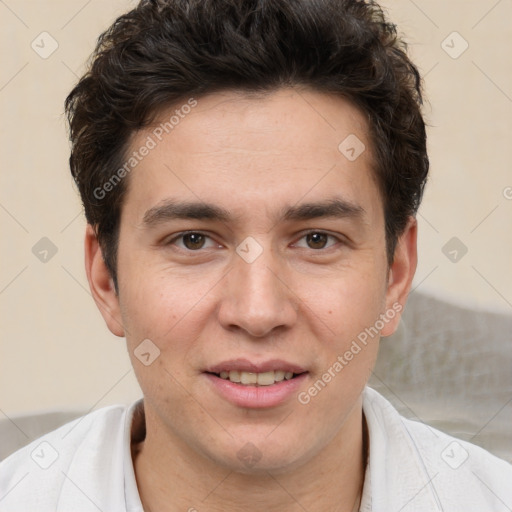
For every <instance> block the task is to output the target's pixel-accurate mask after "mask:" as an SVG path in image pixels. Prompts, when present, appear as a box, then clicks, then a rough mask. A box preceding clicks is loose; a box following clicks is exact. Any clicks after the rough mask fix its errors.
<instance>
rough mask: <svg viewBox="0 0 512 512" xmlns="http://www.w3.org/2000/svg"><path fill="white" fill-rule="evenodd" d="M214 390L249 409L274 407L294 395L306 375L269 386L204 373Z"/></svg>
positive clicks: (239, 405)
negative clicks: (249, 383)
mask: <svg viewBox="0 0 512 512" xmlns="http://www.w3.org/2000/svg"><path fill="white" fill-rule="evenodd" d="M204 375H206V377H207V378H208V380H209V381H210V383H211V384H212V385H213V387H214V388H215V390H216V391H217V392H218V393H219V394H220V395H221V396H222V397H223V398H225V399H226V400H228V401H229V402H231V403H233V404H234V405H237V406H238V407H246V408H251V409H263V408H265V407H276V406H278V405H281V404H282V403H284V402H286V401H287V400H288V399H289V398H290V397H291V396H293V395H296V394H297V392H298V390H299V388H300V386H301V385H302V383H303V382H304V380H305V379H306V377H307V373H301V374H300V375H297V377H294V378H293V379H290V380H283V381H281V382H276V383H275V384H272V385H270V386H246V385H244V384H237V383H236V382H231V381H230V380H227V379H221V378H220V377H217V376H216V375H213V374H211V373H205V374H204Z"/></svg>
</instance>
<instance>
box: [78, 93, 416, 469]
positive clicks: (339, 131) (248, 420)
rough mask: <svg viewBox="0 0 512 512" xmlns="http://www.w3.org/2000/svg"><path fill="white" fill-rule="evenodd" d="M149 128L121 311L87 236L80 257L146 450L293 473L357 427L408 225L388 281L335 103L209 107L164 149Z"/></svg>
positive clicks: (208, 100)
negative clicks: (119, 350) (118, 342)
mask: <svg viewBox="0 0 512 512" xmlns="http://www.w3.org/2000/svg"><path fill="white" fill-rule="evenodd" d="M177 108H178V109H179V106H178V107H177ZM186 110H187V111H188V110H189V109H186ZM173 111H174V109H173ZM171 115H172V112H170V113H168V112H165V113H162V119H161V120H162V121H165V120H168V119H169V118H170V116H171ZM158 124H159V123H156V124H155V126H152V127H150V128H148V129H146V130H144V131H141V132H138V133H137V134H136V135H135V137H134V138H133V139H132V141H131V145H130V151H129V153H131V152H133V151H135V150H137V149H138V148H141V147H142V146H143V145H145V144H146V143H147V141H148V140H149V139H148V137H151V138H152V139H154V140H155V141H156V145H155V147H153V148H152V149H151V150H150V151H149V152H148V154H147V155H146V156H144V157H143V158H142V159H141V161H140V162H139V163H138V164H137V166H136V167H135V168H134V169H133V171H132V172H131V174H130V176H129V181H128V190H127V195H126V196H125V199H124V203H123V207H122V214H121V224H120V235H119V246H118V279H119V295H118V296H117V295H116V294H115V293H114V292H113V288H112V286H111V281H110V280H108V279H106V277H105V275H106V274H105V272H106V271H105V269H104V267H102V265H103V264H102V261H101V258H100V257H99V254H100V253H99V249H98V247H97V245H95V243H94V240H93V236H92V234H91V231H89V234H88V236H89V242H88V247H89V248H88V252H87V254H88V257H87V258H88V263H87V267H88V276H89V280H90V282H91V288H92V289H93V292H94V296H95V298H96V301H97V302H98V305H99V306H100V309H101V310H102V312H103V314H104V316H105V319H106V321H107V323H108V325H109V327H110V329H111V330H112V332H114V333H115V334H117V335H119V336H123V335H125V336H126V338H127V343H128V350H129V353H130V357H131V359H132V363H133V367H134V371H135V373H136V376H137V379H138V381H139V383H140V386H141V388H142V391H143V393H144V397H145V408H146V422H147V429H148V436H149V435H153V436H156V437H159V438H160V440H161V441H162V442H164V440H165V442H167V443H171V444H172V445H173V446H174V447H175V448H176V449H177V450H178V451H180V450H181V451H182V453H186V452H188V453H189V454H190V456H191V457H196V458H197V460H201V459H207V460H209V461H210V462H212V461H213V463H215V464H219V465H222V466H224V467H228V468H231V469H234V470H237V471H245V472H251V471H257V470H269V469H272V470H274V471H286V470H288V469H291V468H293V467H296V466H299V465H301V464H305V463H306V462H308V461H310V460H312V459H313V458H315V457H316V456H318V455H319V454H321V453H322V452H323V451H325V450H327V449H328V447H329V446H330V444H331V443H333V442H335V441H336V439H340V438H342V437H345V438H349V437H350V436H351V435H352V433H351V432H350V430H351V429H352V430H354V429H356V428H358V429H360V423H357V422H355V421H353V420H351V418H357V417H359V418H360V416H357V415H358V414H359V415H360V395H361V392H362V390H363V388H364V386H365V384H366V381H367V379H368V377H369V373H370V371H371V369H372V367H373V365H374V361H375V358H376V354H377V348H378V339H379V336H380V335H381V334H384V335H386V334H390V333H392V332H393V331H394V330H395V328H396V326H397V323H398V317H399V315H398V314H397V311H398V310H399V309H400V308H401V306H399V305H398V304H397V303H398V302H402V303H403V302H404V301H405V296H406V293H407V291H408V289H409V286H410V281H411V279H412V274H413V273H414V268H415V241H416V240H415V226H414V225H412V227H408V230H407V233H406V235H404V237H403V238H402V239H401V241H400V242H399V244H398V247H397V256H396V258H395V263H394V264H393V266H392V267H391V268H390V269H388V266H387V260H386V243H385V235H384V233H385V231H384V217H383V205H382V200H381V198H380V194H379V191H378V189H377V186H376V183H375V181H374V178H373V174H372V170H371V166H372V159H371V143H370V140H369V135H368V127H367V125H366V124H365V120H364V117H363V116H362V115H361V113H360V112H359V111H358V110H357V109H356V108H355V107H353V106H351V104H349V103H348V102H346V101H344V100H342V99H340V98H334V97H331V96H327V95H324V94H321V93H318V92H312V91H306V90H304V91H301V92H300V93H299V92H298V91H296V90H293V89H282V90H279V91H277V92H273V93H271V94H268V95H266V96H264V97H259V98H255V97H249V96H246V95H245V96H244V95H242V94H236V93H234V92H224V93H216V94H212V95H209V96H205V97H201V98H198V99H197V105H196V106H194V108H192V109H190V112H189V113H188V114H187V115H184V116H183V117H180V119H179V123H177V124H176V125H175V126H174V128H173V129H172V132H169V134H166V133H165V132H164V135H163V136H162V137H161V141H160V140H158V138H157V137H156V136H155V133H160V132H158V131H157V132H155V129H157V128H158ZM349 136H350V137H351V138H349V139H348V141H349V142H350V143H344V144H341V143H343V141H344V140H345V139H347V137H349ZM355 137H357V139H356V138H355ZM361 143H362V144H364V147H365V148H366V149H364V150H363V151H362V153H361V154H360V155H359V156H357V154H358V153H359V152H361V150H362V149H363V145H362V144H361ZM340 144H341V146H340ZM347 144H348V146H347ZM150 145H152V144H150ZM351 148H354V151H351ZM354 156H357V158H355V159H354ZM388 270H389V272H388ZM379 319H380V320H379ZM372 329H373V330H372ZM376 331H379V332H378V334H374V333H375V332H376ZM368 332H371V333H372V335H369V334H368ZM364 333H366V336H365V334H364ZM144 340H146V341H144ZM147 340H150V341H147ZM363 340H364V341H363ZM142 342H144V343H143V344H142V345H141V343H142ZM141 354H144V355H143V356H142V357H141ZM139 358H140V359H139ZM141 359H142V361H143V362H141ZM290 377H291V378H290ZM240 381H242V382H240ZM248 461H249V462H248ZM255 461H256V462H255Z"/></svg>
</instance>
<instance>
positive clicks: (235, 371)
mask: <svg viewBox="0 0 512 512" xmlns="http://www.w3.org/2000/svg"><path fill="white" fill-rule="evenodd" d="M203 374H204V375H205V377H207V382H209V385H210V386H211V389H212V390H214V392H215V393H216V394H217V395H218V396H221V397H222V398H223V399H225V400H227V401H229V402H231V403H232V404H233V405H235V406H237V407H243V408H269V407H277V406H279V405H281V404H284V403H285V402H289V401H290V400H291V399H292V397H293V396H294V395H295V394H296V393H298V391H299V389H300V388H301V387H303V386H304V384H305V382H306V379H307V376H308V374H309V372H308V371H307V370H306V369H305V368H303V367H301V366H299V365H296V364H293V363H289V362H287V361H283V360H278V359H274V360H271V361H266V362H262V363H254V362H251V361H249V360H247V359H233V360H231V361H224V362H223V363H220V364H217V365H214V366H211V367H209V368H206V369H205V370H204V371H203Z"/></svg>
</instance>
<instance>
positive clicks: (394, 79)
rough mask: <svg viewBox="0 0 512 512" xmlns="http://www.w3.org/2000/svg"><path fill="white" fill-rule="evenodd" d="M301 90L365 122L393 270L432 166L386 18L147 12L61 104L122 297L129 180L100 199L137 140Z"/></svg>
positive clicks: (409, 80) (201, 7)
mask: <svg viewBox="0 0 512 512" xmlns="http://www.w3.org/2000/svg"><path fill="white" fill-rule="evenodd" d="M296 85H297V86H307V87H308V88H311V89H313V90H316V91H319V92H327V93H334V94H337V95H339V96H340V97H343V98H345V99H348V100H350V101H351V102H352V103H353V104H354V105H356V106H357V107H358V108H359V109H361V111H362V112H363V113H364V114H365V115H366V117H367V119H368V124H369V126H370V134H371V142H372V149H373V157H374V161H375V169H374V172H375V177H376V180H377V183H378V186H379V190H380V193H381V196H382V200H383V205H384V216H385V226H386V250H387V259H388V263H389V264H391V263H392V261H393V256H394V251H395V247H396V243H397V240H398V237H399V236H400V234H401V233H402V232H403V230H404V229H405V226H406V224H407V220H408V218H409V216H411V215H415V214H416V212H417V209H418V207H419V204H420V202H421V198H422V195H423V189H424V186H425V182H426V179H427V174H428V167H429V161H428V156H427V152H426V133H425V124H424V121H423V118H422V115H421V103H422V95H421V86H420V76H419V73H418V70H417V68H416V67H415V66H414V64H413V63H412V62H411V61H410V60H409V58H408V57H407V54H406V46H405V43H404V42H403V41H401V40H400V38H398V36H397V33H396V28H395V26H394V25H393V24H391V23H389V22H388V21H387V20H386V18H385V15H384V13H383V11H382V9H381V8H380V7H379V6H378V5H377V4H376V3H375V2H373V1H366V2H365V1H360V0H315V1H312V0H142V1H141V2H140V3H139V5H138V6H137V7H136V8H135V9H133V10H132V11H130V12H128V13H127V14H124V15H123V16H121V17H119V18H118V19H117V20H116V21H115V22H114V23H113V24H112V26H111V27H110V28H108V29H107V30H106V31H105V32H104V33H103V34H101V36H100V37H99V39H98V43H97V47H96V49H95V51H94V53H93V55H92V56H91V65H90V67H89V70H88V71H87V73H86V74H85V75H84V76H83V77H82V78H81V79H80V81H79V82H78V84H77V85H76V86H75V87H74V88H73V90H72V91H71V93H70V94H69V96H68V97H67V98H66V104H65V108H66V113H67V116H68V121H69V125H70V139H71V142H72V149H71V156H70V159H69V163H70V168H71V172H72V174H73V177H74V179H75V181H76V183H77V185H78V188H79V191H80V194H81V198H82V202H83V205H84V208H85V214H86V217H87V221H88V223H89V224H91V225H92V226H94V228H95V230H96V234H97V236H98V240H99V243H100V245H101V248H102V253H103V257H104V260H105V263H106V265H107V268H108V269H109V271H110V274H111V275H112V277H113V280H114V283H115V284H116V289H117V274H116V256H117V242H118V236H119V223H120V211H121V204H122V201H123V197H124V194H125V192H126V181H127V180H126V179H123V180H121V181H120V183H118V184H116V186H115V187H109V192H108V194H105V195H104V197H101V196H100V197H98V193H97V191H98V190H104V189H103V188H102V187H103V186H104V184H105V183H108V182H109V180H110V179H111V178H112V176H113V174H114V172H115V171H116V170H117V169H119V168H120V167H121V166H122V165H123V162H124V161H125V156H126V152H127V149H128V145H129V139H130V136H131V135H132V134H133V133H134V132H135V131H137V130H139V129H141V128H143V127H145V126H147V125H148V124H150V123H151V122H152V121H153V120H154V118H155V116H156V115H158V113H159V112H160V111H161V110H162V109H163V108H165V107H168V106H169V105H172V104H173V103H176V102H177V101H180V100H183V98H187V97H191V96H194V97H195V98H197V97H200V96H201V95H204V94H207V93H211V92H216V91H221V90H228V89H236V90H246V91H253V92H262V93H264V92H271V91H272V90H276V89H278V88H280V87H284V86H296ZM110 189H111V190H110ZM95 191H96V193H95Z"/></svg>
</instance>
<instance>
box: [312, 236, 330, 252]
mask: <svg viewBox="0 0 512 512" xmlns="http://www.w3.org/2000/svg"><path fill="white" fill-rule="evenodd" d="M328 238H329V235H327V234H325V233H308V234H307V235H306V242H307V244H308V246H309V247H310V248H311V249H323V248H324V247H325V245H326V244H327V239H328Z"/></svg>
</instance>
